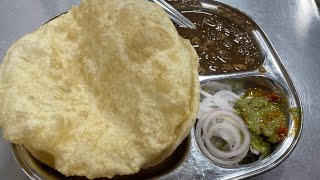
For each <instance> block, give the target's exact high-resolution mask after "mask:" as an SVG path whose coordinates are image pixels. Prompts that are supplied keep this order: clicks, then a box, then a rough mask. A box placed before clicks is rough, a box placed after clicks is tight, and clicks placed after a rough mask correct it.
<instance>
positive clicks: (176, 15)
mask: <svg viewBox="0 0 320 180" xmlns="http://www.w3.org/2000/svg"><path fill="white" fill-rule="evenodd" d="M152 1H153V2H155V3H158V4H159V5H160V6H161V7H162V8H163V9H164V10H165V11H166V12H167V13H168V14H169V16H170V18H171V19H172V20H173V21H174V22H175V23H177V24H178V25H179V26H182V27H188V28H191V29H195V28H196V26H195V25H194V24H193V23H192V22H191V21H190V20H189V19H187V18H186V17H184V16H183V15H182V14H181V13H180V12H179V11H177V10H176V9H175V8H174V7H172V6H171V5H170V4H168V3H167V2H166V1H165V0H152Z"/></svg>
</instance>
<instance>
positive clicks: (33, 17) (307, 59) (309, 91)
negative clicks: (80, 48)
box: [0, 0, 320, 179]
mask: <svg viewBox="0 0 320 180" xmlns="http://www.w3.org/2000/svg"><path fill="white" fill-rule="evenodd" d="M77 2H78V1H49V0H42V1H40V0H29V1H23V0H15V1H9V0H2V1H0V14H1V16H0V25H1V26H0V58H2V57H3V56H4V54H5V52H6V50H7V49H8V48H9V47H10V45H11V44H12V42H14V41H15V40H17V39H18V38H19V37H21V36H22V35H24V34H25V33H28V32H31V31H32V30H34V29H35V28H37V27H38V26H39V25H41V24H42V23H43V22H45V21H47V20H48V19H50V18H51V17H53V16H54V15H56V14H59V13H61V12H64V11H65V10H66V9H68V8H69V7H70V5H71V4H72V3H77ZM223 2H226V3H227V4H230V5H232V6H234V7H238V8H239V9H240V10H242V11H244V12H246V13H247V14H248V15H249V16H251V17H252V18H253V19H254V20H255V22H257V23H258V25H260V26H261V27H262V29H263V30H264V31H265V33H266V35H267V36H268V37H269V39H270V40H271V42H272V43H273V45H274V46H275V49H276V50H277V52H278V53H279V55H280V57H281V58H282V60H283V63H284V65H285V66H286V68H287V70H288V72H289V74H290V76H291V78H292V80H293V83H294V84H295V86H296V89H297V91H298V94H299V95H300V98H301V101H302V104H303V105H304V119H305V122H304V129H303V133H302V137H301V140H300V141H299V143H298V145H297V147H296V148H295V150H294V151H293V153H292V154H291V155H290V156H289V158H288V159H287V160H285V161H284V162H283V163H282V164H281V165H280V166H278V167H276V168H275V169H273V170H271V171H269V172H267V173H264V174H262V175H259V176H256V177H253V179H318V177H319V176H320V171H318V169H320V163H319V159H320V154H319V153H318V152H319V149H320V144H319V143H318V141H319V140H320V134H319V133H318V132H319V131H320V113H319V110H320V104H319V103H318V102H319V100H320V96H319V92H318V89H319V87H320V86H319V84H320V82H319V81H320V80H318V79H319V78H318V76H319V75H318V73H319V68H320V61H319V60H318V59H319V58H320V51H319V49H320V36H319V35H320V18H319V11H318V9H317V7H316V5H315V3H314V1H312V0H282V1H278V0H268V1H265V0H244V1H234V0H225V1H223ZM190 170H191V169H190ZM0 177H1V179H27V178H26V177H25V176H24V175H23V174H22V173H21V172H20V171H19V170H18V169H17V166H16V165H15V163H14V162H13V158H12V156H11V153H10V151H9V147H8V143H7V142H5V141H3V140H2V139H1V140H0ZM199 177H201V175H200V176H199Z"/></svg>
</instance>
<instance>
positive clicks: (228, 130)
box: [196, 109, 250, 165]
mask: <svg viewBox="0 0 320 180" xmlns="http://www.w3.org/2000/svg"><path fill="white" fill-rule="evenodd" d="M221 120H222V121H221ZM213 136H216V137H220V138H222V139H223V140H225V141H226V142H227V145H228V146H229V147H231V148H230V149H231V150H230V151H228V152H226V151H222V150H220V149H218V148H217V147H215V145H214V144H212V142H211V138H212V137H213ZM196 139H197V141H198V143H199V146H200V148H201V149H202V150H203V152H204V153H205V154H206V155H207V156H208V157H209V158H210V159H212V160H213V161H215V162H217V163H219V164H223V165H234V164H236V163H238V162H240V161H241V160H242V159H243V158H244V157H245V156H246V155H247V153H248V150H249V146H250V135H249V131H248V129H247V127H246V125H245V124H244V122H243V120H242V119H241V118H240V117H239V116H237V115H236V114H234V113H233V112H231V111H228V110H224V109H218V110H211V111H209V112H207V113H206V114H204V115H202V117H201V118H200V119H199V120H198V123H197V125H196Z"/></svg>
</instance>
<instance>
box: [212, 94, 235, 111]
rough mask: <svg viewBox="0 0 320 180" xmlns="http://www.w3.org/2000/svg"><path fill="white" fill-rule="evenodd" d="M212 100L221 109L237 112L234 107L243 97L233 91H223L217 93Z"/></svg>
mask: <svg viewBox="0 0 320 180" xmlns="http://www.w3.org/2000/svg"><path fill="white" fill-rule="evenodd" d="M212 99H213V102H214V103H215V105H216V106H218V107H220V108H221V109H226V110H229V111H235V110H234V108H233V106H234V104H235V103H236V102H237V101H238V100H239V99H241V97H240V96H238V95H236V94H235V93H233V92H231V91H228V90H221V91H218V92H216V93H215V94H214V95H213V97H212Z"/></svg>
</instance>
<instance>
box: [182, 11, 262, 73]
mask: <svg viewBox="0 0 320 180" xmlns="http://www.w3.org/2000/svg"><path fill="white" fill-rule="evenodd" d="M181 12H182V14H183V15H184V16H186V17H187V18H188V19H189V20H191V21H192V22H193V23H195V24H196V26H197V29H187V28H182V27H178V26H177V29H178V32H179V34H180V35H181V36H182V37H184V38H187V39H190V41H191V43H192V45H193V47H194V48H195V49H196V51H197V53H198V55H199V61H200V68H199V74H200V75H214V74H224V73H232V72H240V71H250V70H254V69H258V68H259V67H260V66H261V64H262V63H263V56H262V54H261V51H260V49H259V47H258V45H257V43H256V42H255V41H254V40H253V39H252V38H251V37H250V35H249V33H248V32H247V31H245V30H244V29H243V28H242V27H240V26H239V25H238V24H236V23H234V22H233V21H230V20H229V19H226V18H224V17H222V16H219V15H217V14H213V13H210V12H204V11H202V10H193V11H191V10H190V11H181Z"/></svg>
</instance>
